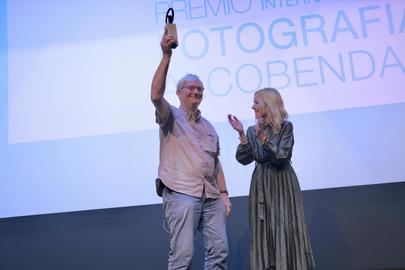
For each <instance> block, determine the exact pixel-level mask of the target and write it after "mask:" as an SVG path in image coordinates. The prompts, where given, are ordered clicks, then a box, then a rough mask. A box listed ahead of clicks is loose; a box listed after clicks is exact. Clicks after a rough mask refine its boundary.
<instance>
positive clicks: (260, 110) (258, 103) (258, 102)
mask: <svg viewBox="0 0 405 270" xmlns="http://www.w3.org/2000/svg"><path fill="white" fill-rule="evenodd" d="M252 109H253V111H254V112H255V118H256V119H262V118H265V117H266V110H265V107H264V105H263V99H261V98H259V97H258V96H257V95H255V96H254V98H253V105H252Z"/></svg>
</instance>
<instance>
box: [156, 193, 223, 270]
mask: <svg viewBox="0 0 405 270" xmlns="http://www.w3.org/2000/svg"><path fill="white" fill-rule="evenodd" d="M162 197H163V212H164V228H165V229H166V230H167V231H168V233H169V235H170V250H169V263H168V269H169V270H175V269H176V270H177V269H191V261H192V257H193V252H194V237H195V234H196V232H197V231H199V232H201V233H202V235H203V238H204V248H205V255H204V269H205V270H217V269H227V261H226V260H227V256H228V239H227V235H226V209H225V205H224V202H223V201H222V199H221V198H219V199H208V198H206V197H205V196H203V198H196V197H192V196H188V195H185V194H181V193H177V192H174V191H171V190H169V189H167V188H165V189H164V191H163V196H162Z"/></svg>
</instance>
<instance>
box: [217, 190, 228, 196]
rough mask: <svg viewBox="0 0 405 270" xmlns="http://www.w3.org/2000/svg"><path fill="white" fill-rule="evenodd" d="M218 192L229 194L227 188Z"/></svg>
mask: <svg viewBox="0 0 405 270" xmlns="http://www.w3.org/2000/svg"><path fill="white" fill-rule="evenodd" d="M219 193H224V194H226V195H229V193H228V190H226V189H225V190H220V191H219Z"/></svg>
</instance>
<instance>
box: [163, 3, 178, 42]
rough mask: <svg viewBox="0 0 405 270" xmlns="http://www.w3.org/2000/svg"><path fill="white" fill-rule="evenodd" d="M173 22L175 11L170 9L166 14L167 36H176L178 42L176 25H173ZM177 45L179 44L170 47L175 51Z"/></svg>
mask: <svg viewBox="0 0 405 270" xmlns="http://www.w3.org/2000/svg"><path fill="white" fill-rule="evenodd" d="M170 13H171V14H170ZM173 20H174V10H173V9H172V8H169V9H168V10H167V12H166V27H167V34H168V35H173V36H175V37H176V40H177V29H176V24H174V23H173ZM177 43H178V42H176V43H172V44H171V46H170V47H171V48H172V49H175V48H176V47H177Z"/></svg>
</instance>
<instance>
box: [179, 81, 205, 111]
mask: <svg viewBox="0 0 405 270" xmlns="http://www.w3.org/2000/svg"><path fill="white" fill-rule="evenodd" d="M176 93H177V96H178V97H179V99H180V103H181V105H183V106H184V107H186V108H188V109H196V108H198V106H199V105H200V103H201V100H202V98H203V93H204V86H203V84H202V82H201V81H199V80H195V81H186V82H185V83H184V85H183V87H182V88H180V89H179V90H177V92H176Z"/></svg>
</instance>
